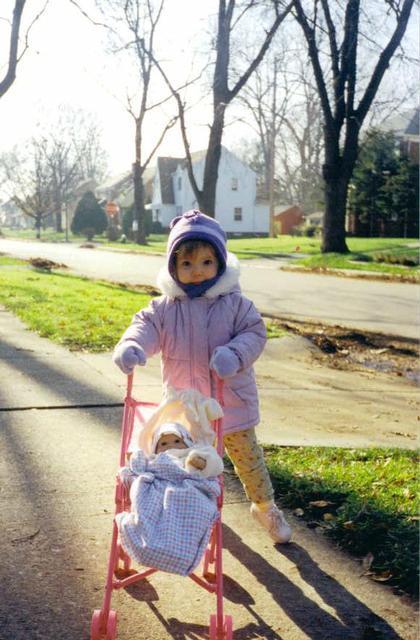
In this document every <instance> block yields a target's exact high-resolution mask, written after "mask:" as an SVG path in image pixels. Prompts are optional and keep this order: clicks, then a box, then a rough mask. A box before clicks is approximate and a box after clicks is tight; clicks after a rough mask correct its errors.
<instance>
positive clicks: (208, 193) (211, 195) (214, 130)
mask: <svg viewBox="0 0 420 640" xmlns="http://www.w3.org/2000/svg"><path fill="white" fill-rule="evenodd" d="M225 109H226V105H225V104H224V103H221V104H217V105H216V106H215V108H214V120H213V124H212V127H211V130H210V138H209V145H208V149H207V154H206V163H205V166H204V180H203V189H202V192H201V197H200V199H199V202H198V205H199V208H200V211H202V212H203V213H205V214H207V215H208V216H211V217H212V218H214V217H215V212H216V187H217V177H218V174H219V172H218V169H219V162H220V156H221V155H222V136H223V127H224V122H225Z"/></svg>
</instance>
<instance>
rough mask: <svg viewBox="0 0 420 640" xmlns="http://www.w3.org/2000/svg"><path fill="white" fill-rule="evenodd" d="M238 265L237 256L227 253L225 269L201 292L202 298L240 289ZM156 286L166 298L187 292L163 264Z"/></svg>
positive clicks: (180, 295) (182, 296) (180, 296)
mask: <svg viewBox="0 0 420 640" xmlns="http://www.w3.org/2000/svg"><path fill="white" fill-rule="evenodd" d="M239 273H240V266H239V260H238V258H237V257H236V256H235V255H234V254H233V253H229V252H228V254H227V261H226V271H225V272H224V273H223V274H222V275H221V276H220V278H219V279H218V281H217V282H216V284H214V285H213V286H212V287H210V289H207V291H206V292H205V293H204V294H203V297H204V298H217V297H218V296H220V295H223V294H226V293H230V292H232V291H240V286H239ZM156 283H157V286H158V287H159V289H160V290H161V291H162V293H163V294H164V295H165V296H168V298H186V297H187V294H186V292H185V291H183V289H181V287H180V286H179V285H178V284H177V283H176V282H175V280H174V279H173V278H172V276H171V274H170V273H169V270H168V266H167V265H165V266H163V267H162V268H161V269H160V271H159V273H158V276H157V280H156Z"/></svg>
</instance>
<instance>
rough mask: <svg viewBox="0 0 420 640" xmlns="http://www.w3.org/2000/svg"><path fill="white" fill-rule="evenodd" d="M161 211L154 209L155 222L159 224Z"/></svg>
mask: <svg viewBox="0 0 420 640" xmlns="http://www.w3.org/2000/svg"><path fill="white" fill-rule="evenodd" d="M159 218H160V209H153V222H159Z"/></svg>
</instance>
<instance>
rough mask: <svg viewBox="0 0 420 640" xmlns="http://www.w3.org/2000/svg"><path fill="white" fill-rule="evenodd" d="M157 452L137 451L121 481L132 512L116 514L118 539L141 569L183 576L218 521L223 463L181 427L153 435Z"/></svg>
mask: <svg viewBox="0 0 420 640" xmlns="http://www.w3.org/2000/svg"><path fill="white" fill-rule="evenodd" d="M152 450H153V451H154V453H152V454H151V455H150V456H146V455H145V454H144V452H143V451H142V450H141V449H136V450H135V451H134V452H133V454H132V456H131V457H130V462H129V466H126V467H123V468H122V469H120V472H119V477H120V480H121V481H122V482H123V484H124V485H125V486H126V487H127V488H130V500H131V511H130V512H128V511H124V512H122V513H119V514H117V516H116V518H115V521H116V524H117V527H118V532H119V539H120V543H121V545H122V547H123V549H124V550H125V551H126V553H128V555H129V556H130V557H131V558H133V560H136V561H137V562H139V563H140V564H142V565H145V566H149V567H155V568H158V569H163V570H165V571H169V572H172V573H178V574H180V575H188V574H189V573H191V572H192V571H193V570H194V568H195V567H196V566H197V564H198V563H199V562H200V559H201V557H202V555H203V553H204V550H205V548H206V546H207V543H208V541H209V538H210V533H211V528H212V526H213V524H214V522H215V521H216V519H217V518H218V508H217V498H218V496H219V495H220V490H221V489H220V484H219V482H218V480H217V478H216V476H217V475H219V474H220V473H222V471H223V462H222V459H221V458H220V456H219V455H218V453H217V451H216V449H215V448H214V447H212V446H209V445H205V446H200V445H196V444H194V443H193V441H192V439H191V436H190V434H189V432H188V430H187V429H186V428H185V427H183V426H182V425H181V424H179V423H176V422H170V423H164V424H162V425H161V426H160V427H159V428H158V429H157V430H156V431H155V433H154V435H153V440H152Z"/></svg>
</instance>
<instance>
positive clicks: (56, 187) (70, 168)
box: [38, 105, 105, 232]
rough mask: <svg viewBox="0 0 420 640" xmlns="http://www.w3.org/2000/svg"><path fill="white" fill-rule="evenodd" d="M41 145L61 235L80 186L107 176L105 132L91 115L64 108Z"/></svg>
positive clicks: (51, 123) (57, 227)
mask: <svg viewBox="0 0 420 640" xmlns="http://www.w3.org/2000/svg"><path fill="white" fill-rule="evenodd" d="M38 144H39V146H40V149H41V150H42V152H43V154H44V157H45V160H46V163H47V165H48V167H49V169H50V172H51V185H52V198H53V203H54V215H55V226H56V231H58V232H61V231H63V222H62V217H63V208H64V207H65V206H66V204H67V203H68V202H69V200H70V199H71V197H72V194H73V193H74V191H75V189H76V187H77V185H78V184H79V183H80V182H82V181H84V180H91V181H92V182H93V181H99V180H100V179H101V178H102V177H103V175H104V169H105V160H104V155H105V152H104V150H103V148H102V145H101V132H100V130H99V128H98V126H97V125H96V123H95V122H94V121H93V119H92V117H91V116H90V114H89V113H87V112H84V111H82V110H80V109H79V110H75V109H73V108H71V107H69V106H66V105H63V106H62V107H61V108H60V115H59V117H58V118H57V120H56V121H53V122H50V123H49V130H48V132H47V133H46V134H45V135H43V136H41V137H40V139H39V141H38Z"/></svg>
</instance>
